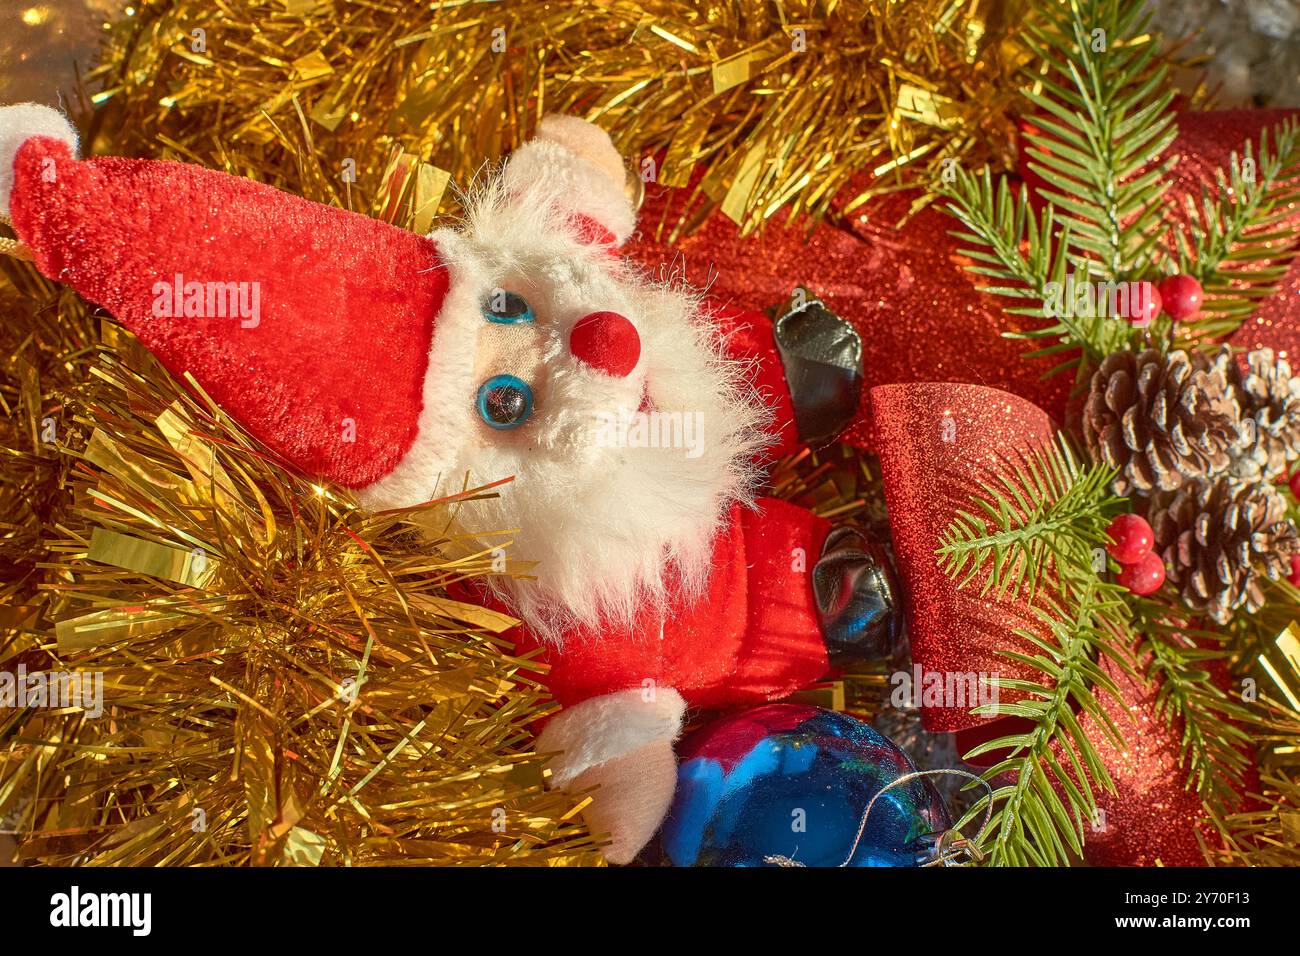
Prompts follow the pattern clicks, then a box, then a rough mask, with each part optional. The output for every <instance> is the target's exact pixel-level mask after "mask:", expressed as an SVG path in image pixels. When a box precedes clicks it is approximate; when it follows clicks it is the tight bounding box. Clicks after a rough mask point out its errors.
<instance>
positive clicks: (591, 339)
mask: <svg viewBox="0 0 1300 956" xmlns="http://www.w3.org/2000/svg"><path fill="white" fill-rule="evenodd" d="M569 351H570V352H572V353H573V357H574V358H576V359H578V360H579V361H581V362H585V363H586V364H588V365H590V366H591V367H592V368H594V369H598V370H599V371H602V372H604V373H605V374H606V375H613V376H614V377H616V378H623V377H624V376H626V375H627V374H629V373H630V372H631V371H632V369H634V368H636V363H637V360H638V359H639V358H641V336H639V335H637V334H636V326H634V325H633V324H632V323H631V322H629V321H628V320H627V319H625V318H624V317H623V316H621V315H619V314H618V313H617V312H593V313H591V315H588V316H584V317H583V318H581V319H579V320H578V324H577V325H575V326H574V327H573V331H572V332H570V333H569Z"/></svg>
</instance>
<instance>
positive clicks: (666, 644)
mask: <svg viewBox="0 0 1300 956" xmlns="http://www.w3.org/2000/svg"><path fill="white" fill-rule="evenodd" d="M759 505H760V510H759V511H757V512H756V511H752V510H749V509H745V508H740V507H736V508H734V509H732V512H731V522H730V525H729V526H728V528H727V529H726V530H725V531H724V532H723V533H721V534H720V535H719V536H718V539H717V542H716V544H715V546H714V558H713V576H712V578H711V579H710V581H709V587H708V593H707V594H706V595H705V596H704V598H703V599H702V600H700V601H699V602H697V603H696V604H695V605H694V606H692V607H687V608H680V607H679V608H677V609H675V611H674V613H673V614H672V615H670V616H669V617H667V618H666V619H662V618H660V617H658V616H656V615H653V614H651V613H648V612H647V613H646V614H644V615H643V616H642V618H641V619H640V620H638V621H637V622H636V625H635V626H634V627H633V628H632V629H631V630H629V631H622V630H615V629H612V628H610V629H602V630H601V631H600V632H599V634H573V635H570V636H569V637H568V638H567V639H566V641H565V644H564V649H563V651H562V652H558V653H557V652H556V651H554V649H552V648H549V647H546V648H544V649H543V652H542V655H541V659H542V660H543V661H544V662H545V663H547V664H549V665H550V667H551V671H550V675H549V678H548V680H547V685H548V686H549V687H550V690H551V693H552V694H554V695H555V698H556V700H558V701H559V702H560V703H561V704H564V705H565V706H570V705H572V704H576V703H578V702H580V701H583V700H587V699H589V698H591V697H597V696H600V695H602V694H609V693H613V692H614V691H619V690H628V689H632V688H638V687H642V686H645V682H646V681H647V680H649V681H653V682H654V684H655V685H656V686H658V687H670V688H672V689H674V690H676V691H677V692H678V693H680V694H681V695H682V697H683V698H685V700H686V702H687V703H688V704H689V705H691V706H695V707H717V706H723V705H733V704H748V703H757V702H760V701H765V700H774V699H777V698H780V697H784V696H786V695H787V694H790V693H793V692H794V691H796V690H798V689H799V688H801V687H804V686H806V685H807V684H809V683H811V682H812V681H815V680H817V679H818V678H819V677H821V676H822V675H823V674H825V673H826V670H827V667H828V660H827V656H826V646H825V644H824V643H823V641H822V635H821V628H820V626H819V625H818V622H817V616H816V612H815V604H814V602H813V595H812V578H811V575H810V573H809V572H810V570H811V568H812V565H813V564H814V563H815V562H816V560H817V558H818V557H820V555H821V550H822V545H823V544H824V543H825V540H826V534H827V532H828V531H829V529H830V525H829V523H828V522H827V521H825V520H824V519H822V518H818V517H816V516H815V515H813V514H812V513H811V512H809V511H806V510H804V509H802V508H798V507H796V506H794V505H791V504H788V503H786V502H784V501H777V500H775V499H770V498H765V499H762V500H761V501H760V502H759ZM515 638H516V643H517V646H518V649H519V651H520V653H523V652H526V651H529V650H533V649H536V648H537V647H538V644H537V642H536V640H535V639H534V638H533V637H532V636H531V635H530V634H528V633H527V632H526V631H525V630H523V629H520V631H519V632H518V633H517V634H516V635H515Z"/></svg>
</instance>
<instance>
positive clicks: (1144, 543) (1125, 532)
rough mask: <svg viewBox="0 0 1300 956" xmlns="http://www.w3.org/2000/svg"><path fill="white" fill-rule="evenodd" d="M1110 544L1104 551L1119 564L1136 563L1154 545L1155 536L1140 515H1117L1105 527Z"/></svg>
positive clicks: (1148, 552)
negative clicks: (1108, 525)
mask: <svg viewBox="0 0 1300 956" xmlns="http://www.w3.org/2000/svg"><path fill="white" fill-rule="evenodd" d="M1106 534H1107V535H1108V536H1109V537H1110V544H1109V545H1107V546H1106V551H1107V552H1108V553H1109V554H1110V556H1111V557H1112V558H1114V559H1115V560H1116V561H1118V562H1119V563H1120V564H1136V563H1137V562H1138V561H1141V560H1142V559H1143V558H1145V557H1146V556H1147V555H1148V554H1150V553H1151V548H1152V547H1154V546H1155V543H1156V536H1155V535H1154V534H1153V533H1152V532H1151V525H1149V524H1147V519H1146V518H1143V517H1142V516H1141V515H1119V516H1118V517H1117V518H1116V519H1115V520H1114V521H1112V522H1111V523H1110V527H1108V528H1107V529H1106Z"/></svg>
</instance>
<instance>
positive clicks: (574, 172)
mask: <svg viewBox="0 0 1300 956" xmlns="http://www.w3.org/2000/svg"><path fill="white" fill-rule="evenodd" d="M505 178H506V185H507V186H508V187H510V188H512V189H520V188H521V187H525V186H526V187H528V191H529V192H530V193H533V194H536V193H537V192H541V193H543V194H545V195H547V196H548V197H549V198H550V199H551V201H552V202H554V203H555V204H556V205H557V206H559V207H561V208H562V209H564V210H565V211H567V212H569V213H571V214H573V215H575V216H582V217H585V218H587V219H590V220H592V221H593V222H595V223H597V224H598V225H600V226H602V227H604V228H605V229H606V230H608V231H609V233H610V234H611V236H612V237H613V239H614V242H615V243H616V244H618V245H622V244H623V243H624V242H625V241H627V238H628V237H629V236H631V235H632V230H633V229H634V228H635V227H636V210H635V209H634V208H633V206H632V202H631V200H630V199H629V198H628V194H627V190H626V187H625V180H626V172H625V169H624V167H623V158H622V157H621V156H620V155H619V153H618V150H616V149H615V148H614V144H613V142H611V141H610V138H609V134H608V133H606V132H605V131H604V130H603V129H601V128H600V127H599V126H596V125H594V124H593V123H588V122H587V121H586V120H583V119H579V118H578V117H576V116H559V115H554V114H552V115H549V116H545V117H543V118H542V122H541V124H540V125H539V126H538V129H537V135H536V136H535V137H534V138H533V139H531V140H529V141H528V142H527V143H525V144H524V145H523V146H520V147H519V148H518V149H517V150H515V151H514V153H512V154H511V156H510V161H509V162H508V163H507V164H506V172H505Z"/></svg>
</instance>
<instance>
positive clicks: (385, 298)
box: [11, 137, 447, 488]
mask: <svg viewBox="0 0 1300 956" xmlns="http://www.w3.org/2000/svg"><path fill="white" fill-rule="evenodd" d="M11 206H12V218H13V223H14V228H15V229H16V231H17V233H18V236H19V238H21V239H22V240H23V241H24V242H26V243H27V244H28V245H30V246H31V247H32V249H33V250H34V252H35V254H36V263H37V266H38V267H39V268H40V269H41V271H42V272H43V273H45V274H46V275H47V276H49V277H50V278H52V279H56V280H58V281H60V282H64V283H67V284H68V285H70V286H72V287H73V288H74V289H76V290H77V291H78V292H80V293H81V294H82V295H84V296H85V297H86V298H87V299H89V300H90V301H92V302H95V303H97V304H99V305H102V306H104V307H105V308H106V309H108V310H109V311H110V312H112V313H113V314H114V315H115V316H116V317H117V318H118V319H119V320H121V321H122V322H123V323H124V324H125V325H126V326H127V327H128V328H129V329H131V331H133V332H134V333H135V334H136V335H138V336H139V338H140V340H141V341H142V342H144V344H145V345H147V346H148V347H149V349H150V350H151V351H152V352H153V353H154V354H155V355H157V356H158V358H159V359H160V360H161V361H162V363H163V364H164V365H165V366H166V367H167V368H168V369H169V370H170V371H171V372H172V373H173V374H175V375H177V376H178V377H179V376H180V375H181V374H182V373H185V372H189V373H191V374H192V375H193V376H194V377H195V379H197V380H198V382H199V384H200V385H201V386H202V387H203V388H204V390H205V391H207V393H208V394H209V395H211V396H212V398H213V399H215V400H216V401H217V403H218V404H220V405H221V406H222V407H223V408H224V409H225V410H226V411H227V412H229V413H230V414H231V415H232V416H234V417H235V418H237V419H238V420H239V421H240V423H241V424H242V425H243V426H244V427H245V428H247V429H248V431H249V432H251V433H252V434H253V435H255V436H256V437H257V438H258V439H260V440H261V441H262V442H264V443H265V444H266V445H267V446H269V447H270V448H271V449H273V450H274V451H276V452H278V453H279V454H281V455H282V456H283V457H284V458H286V459H287V460H289V461H291V462H293V463H294V464H296V465H298V466H299V467H300V468H302V469H303V470H304V471H306V472H307V473H309V474H311V475H313V476H317V477H321V478H325V479H328V480H330V481H334V482H337V483H338V484H340V485H344V486H346V487H352V488H356V487H361V486H364V485H367V484H369V483H371V482H373V481H375V480H376V479H378V478H380V477H382V476H383V475H385V474H386V473H388V472H389V471H390V470H392V468H393V467H394V466H395V465H396V464H397V462H398V461H399V460H401V458H402V456H403V455H404V454H405V453H406V452H407V451H408V450H409V449H410V447H411V444H412V442H413V441H414V440H415V436H416V432H417V424H418V420H419V415H420V410H421V408H422V407H423V400H422V388H423V384H424V373H425V369H426V367H427V364H428V353H429V342H430V338H431V335H432V330H433V322H434V318H435V316H436V315H437V314H438V311H439V310H440V308H441V306H442V302H443V298H444V296H445V295H446V291H447V270H446V269H445V268H444V267H443V266H442V264H441V262H440V260H439V258H438V253H437V249H436V248H435V247H434V244H433V243H432V242H430V241H429V240H427V239H424V238H421V237H420V236H416V235H414V234H412V233H410V232H408V231H406V230H404V229H399V228H396V227H394V226H390V225H387V224H385V223H381V222H379V221H377V220H374V219H370V218H368V217H366V216H362V215H359V214H356V213H351V212H347V211H345V210H341V209H335V208H332V207H329V206H322V205H319V204H317V203H313V202H308V201H307V200H304V199H301V198H299V197H297V196H292V195H289V194H288V193H284V192H281V191H279V190H276V189H272V188H271V187H269V186H265V185H262V184H260V183H255V182H252V181H250V180H247V179H239V178H236V177H234V176H227V175H224V174H222V173H219V172H214V171H211V170H206V169H202V168H200V167H198V166H191V165H183V164H180V163H170V162H157V161H150V160H130V159H117V158H96V159H88V160H84V161H77V160H74V159H73V158H72V156H71V154H70V153H69V151H68V148H67V147H66V146H65V145H64V144H62V143H60V142H58V141H57V140H53V139H47V138H44V137H34V138H32V139H29V140H28V141H27V142H26V143H24V144H23V145H22V147H21V148H20V149H19V151H18V155H17V159H16V161H15V186H14V191H13V198H12V204H11ZM177 276H179V277H180V279H179V280H177ZM191 282H197V283H203V284H207V283H236V284H237V286H238V289H239V293H240V294H242V295H243V296H244V300H243V304H244V305H245V306H252V305H253V304H254V303H255V304H256V306H257V309H256V310H253V309H252V308H246V309H245V310H244V313H243V314H244V315H245V317H243V318H241V316H240V315H233V316H232V315H231V314H230V313H231V312H233V311H235V310H234V309H231V308H226V309H225V312H226V315H224V316H222V315H215V314H204V315H190V316H188V317H187V316H186V315H184V314H182V315H180V316H175V315H173V316H170V317H167V316H161V315H158V314H156V313H157V312H158V311H159V309H158V308H157V305H158V300H159V291H158V289H156V288H155V284H156V283H163V284H165V285H166V286H167V287H172V286H174V285H176V284H180V285H181V286H182V293H183V292H184V285H185V284H186V283H191ZM227 288H233V287H227ZM254 296H256V298H254ZM204 303H205V304H204V308H203V310H202V311H204V312H205V313H206V312H209V311H216V309H215V308H213V307H214V306H217V305H218V304H220V299H214V300H213V301H212V303H211V304H209V303H208V302H207V299H206V296H205V298H204ZM170 304H172V305H175V304H176V303H175V300H174V299H173V300H172V302H171V303H170ZM173 311H174V310H173ZM254 311H256V318H255V319H254Z"/></svg>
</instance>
